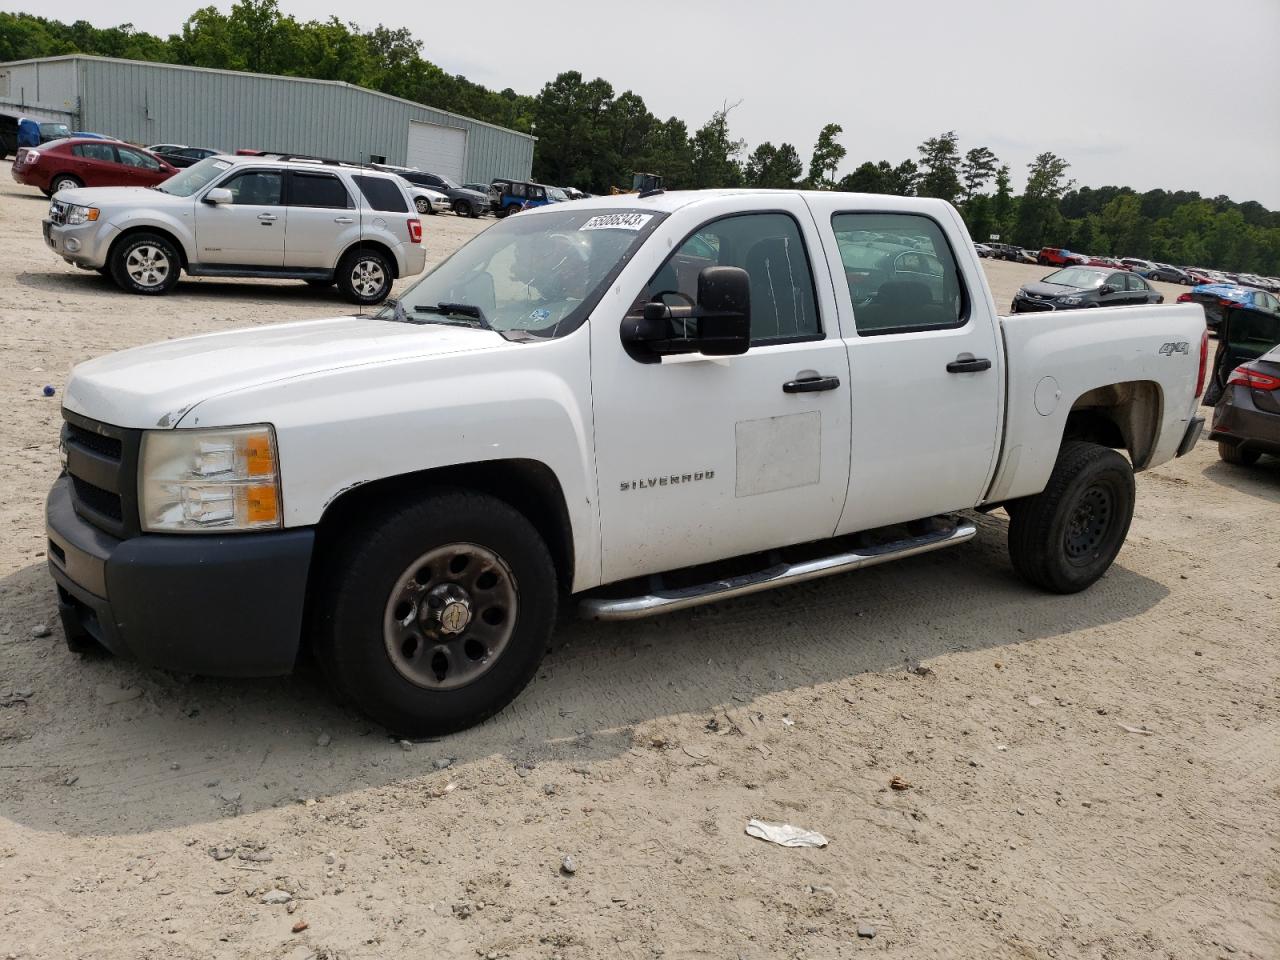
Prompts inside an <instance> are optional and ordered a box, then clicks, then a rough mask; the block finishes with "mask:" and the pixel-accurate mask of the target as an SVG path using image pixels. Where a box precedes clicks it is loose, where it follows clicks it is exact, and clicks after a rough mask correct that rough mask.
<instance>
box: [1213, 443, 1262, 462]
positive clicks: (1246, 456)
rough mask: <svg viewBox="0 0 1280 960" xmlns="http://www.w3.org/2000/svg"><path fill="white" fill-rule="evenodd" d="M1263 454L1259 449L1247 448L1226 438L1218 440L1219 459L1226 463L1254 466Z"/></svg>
mask: <svg viewBox="0 0 1280 960" xmlns="http://www.w3.org/2000/svg"><path fill="white" fill-rule="evenodd" d="M1261 456H1262V454H1261V453H1259V452H1258V451H1257V450H1246V449H1244V447H1241V446H1237V445H1236V444H1234V443H1227V442H1226V441H1225V440H1219V441H1218V459H1219V460H1222V461H1223V462H1224V463H1234V464H1235V465H1236V466H1237V467H1252V466H1253V465H1254V464H1255V463H1257V462H1258V458H1259V457H1261Z"/></svg>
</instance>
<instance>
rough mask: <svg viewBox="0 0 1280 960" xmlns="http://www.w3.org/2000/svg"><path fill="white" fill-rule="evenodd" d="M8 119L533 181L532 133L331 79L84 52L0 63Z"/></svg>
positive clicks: (469, 178) (142, 138)
mask: <svg viewBox="0 0 1280 960" xmlns="http://www.w3.org/2000/svg"><path fill="white" fill-rule="evenodd" d="M0 112H4V113H21V114H25V115H28V116H31V117H35V118H37V119H41V120H63V121H65V122H66V123H68V124H69V125H70V126H71V129H73V130H91V131H93V132H95V133H105V134H108V135H110V136H114V137H119V138H121V139H122V140H128V141H131V142H133V143H140V144H149V143H186V144H190V145H192V146H201V147H214V148H216V149H220V150H226V151H228V152H231V151H235V150H237V149H240V148H250V149H258V150H281V151H288V152H291V153H305V154H312V155H315V156H321V157H333V158H335V159H338V160H349V161H352V162H361V163H364V162H370V161H373V162H385V163H392V164H398V165H404V166H411V167H419V168H421V169H423V170H427V171H430V172H432V173H437V174H443V175H446V176H449V177H452V178H453V179H455V180H457V181H459V182H477V183H488V182H489V181H490V180H491V179H493V178H494V177H511V178H520V179H528V177H529V174H530V171H531V170H532V167H533V144H534V138H533V137H531V136H530V135H529V134H526V133H519V132H517V131H515V130H508V129H506V128H505V127H498V126H495V125H493V124H491V123H485V122H483V121H481V120H472V119H470V118H469V117H463V116H459V115H458V114H455V113H448V112H446V111H444V110H436V109H435V108H433V107H428V106H424V105H422V104H420V103H413V102H411V101H409V100H401V99H400V98H398V97H392V96H388V95H387V94H384V93H378V92H376V91H374V90H367V89H365V88H364V87H356V86H352V85H351V84H349V83H340V82H338V81H334V80H307V79H303V78H299V77H276V76H268V75H264V74H258V73H241V72H238V71H234V70H209V69H205V68H203V67H184V66H178V65H173V64H163V63H144V62H141V61H137V60H113V59H110V58H107V57H88V56H81V55H78V54H74V55H70V56H63V57H44V58H41V59H38V60H19V61H15V62H13V63H4V64H0Z"/></svg>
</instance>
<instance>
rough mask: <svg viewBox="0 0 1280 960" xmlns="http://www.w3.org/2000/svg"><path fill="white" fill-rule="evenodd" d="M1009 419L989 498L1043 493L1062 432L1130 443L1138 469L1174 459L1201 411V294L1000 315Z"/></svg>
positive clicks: (1115, 443)
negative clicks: (1173, 300) (1159, 302)
mask: <svg viewBox="0 0 1280 960" xmlns="http://www.w3.org/2000/svg"><path fill="white" fill-rule="evenodd" d="M1000 329H1001V336H1002V338H1003V341H1004V345H1005V355H1006V382H1005V390H1006V397H1005V423H1004V436H1003V438H1002V444H1001V453H1000V462H999V465H998V467H997V469H996V473H995V478H994V480H993V481H992V484H991V488H990V490H989V491H988V493H987V496H986V498H985V501H986V502H988V503H998V502H1001V501H1004V500H1012V499H1015V498H1017V497H1024V496H1030V495H1032V494H1035V493H1039V492H1040V491H1041V490H1042V489H1043V488H1044V486H1045V484H1046V483H1047V482H1048V480H1049V475H1050V473H1051V471H1052V470H1053V465H1054V461H1055V460H1056V458H1057V455H1058V449H1059V447H1060V446H1061V443H1062V440H1063V438H1064V437H1066V436H1068V434H1069V431H1070V433H1071V434H1075V433H1078V432H1080V431H1085V435H1086V436H1088V437H1089V438H1091V439H1101V440H1103V441H1104V442H1105V441H1106V439H1107V437H1108V436H1110V437H1111V438H1112V440H1111V444H1112V445H1113V446H1120V447H1123V448H1125V449H1127V451H1128V453H1129V456H1130V459H1131V460H1132V461H1133V466H1134V469H1135V470H1145V469H1148V468H1149V467H1153V466H1156V465H1158V464H1161V463H1164V462H1165V461H1167V460H1170V459H1172V458H1173V457H1174V456H1175V454H1176V453H1177V450H1178V446H1179V444H1180V443H1181V441H1182V438H1183V436H1184V434H1185V433H1186V428H1187V425H1188V422H1189V421H1190V420H1191V418H1192V417H1194V416H1195V409H1196V382H1195V380H1196V374H1197V371H1198V370H1199V365H1200V356H1201V348H1202V342H1203V337H1204V332H1205V325H1204V311H1203V310H1202V309H1201V308H1200V307H1199V306H1198V305H1195V304H1179V305H1174V306H1139V307H1113V308H1108V309H1105V310H1071V311H1061V312H1055V313H1035V314H1025V315H1021V316H1012V317H1001V318H1000Z"/></svg>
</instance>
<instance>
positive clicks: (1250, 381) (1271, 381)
mask: <svg viewBox="0 0 1280 960" xmlns="http://www.w3.org/2000/svg"><path fill="white" fill-rule="evenodd" d="M1227 386H1229V387H1249V388H1250V389H1252V390H1280V377H1273V376H1272V375H1271V374H1269V373H1263V372H1262V371H1261V370H1255V369H1253V367H1251V366H1249V365H1248V364H1247V363H1246V364H1244V365H1242V366H1239V367H1236V368H1235V369H1234V370H1232V371H1231V376H1230V377H1229V378H1228V379H1227Z"/></svg>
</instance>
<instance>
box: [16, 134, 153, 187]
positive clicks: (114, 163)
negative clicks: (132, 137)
mask: <svg viewBox="0 0 1280 960" xmlns="http://www.w3.org/2000/svg"><path fill="white" fill-rule="evenodd" d="M177 172H178V170H177V168H176V167H171V166H169V164H167V163H165V162H164V161H163V160H161V159H160V158H159V157H157V156H156V155H155V154H153V153H148V152H147V151H146V150H143V149H142V148H141V147H131V146H129V145H128V144H126V143H113V142H112V141H110V140H91V139H89V138H88V137H69V138H66V139H63V140H51V141H50V142H48V143H42V144H41V145H40V146H38V147H23V148H21V149H20V150H19V151H18V156H17V158H16V159H15V160H14V161H13V179H15V180H17V181H18V182H19V183H25V184H27V185H28V186H32V187H39V188H40V190H41V192H42V193H44V195H45V196H46V197H51V196H53V195H54V194H55V193H57V192H58V191H59V190H69V189H72V188H74V187H150V186H152V185H154V184H157V183H161V182H163V181H165V180H168V179H169V178H170V177H172V176H173V175H174V174H175V173H177Z"/></svg>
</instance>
